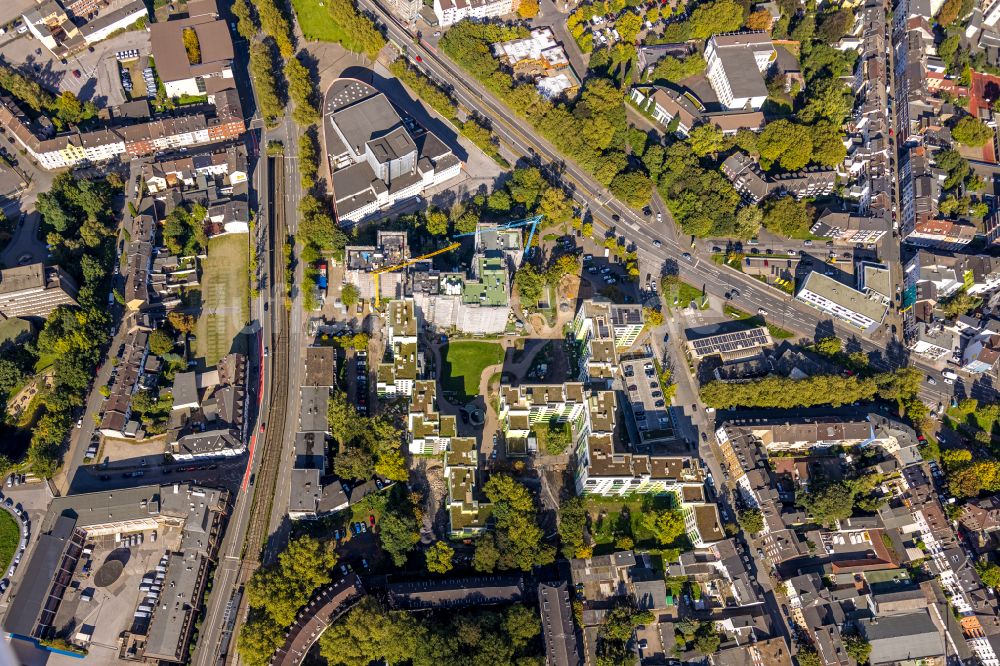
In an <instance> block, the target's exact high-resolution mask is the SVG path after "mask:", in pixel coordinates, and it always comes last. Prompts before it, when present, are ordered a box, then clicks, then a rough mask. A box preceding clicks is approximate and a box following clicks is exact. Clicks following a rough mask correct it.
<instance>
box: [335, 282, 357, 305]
mask: <svg viewBox="0 0 1000 666" xmlns="http://www.w3.org/2000/svg"><path fill="white" fill-rule="evenodd" d="M359 297H360V294H359V292H358V288H357V287H355V286H354V285H353V284H345V285H344V286H343V287H341V288H340V301H341V303H343V304H344V307H346V308H347V309H348V310H350V309H351V308H353V307H354V306H355V305H357V304H358V298H359Z"/></svg>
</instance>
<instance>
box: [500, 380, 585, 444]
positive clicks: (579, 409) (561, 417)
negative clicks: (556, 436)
mask: <svg viewBox="0 0 1000 666" xmlns="http://www.w3.org/2000/svg"><path fill="white" fill-rule="evenodd" d="M586 399H587V392H586V390H585V389H584V387H583V383H581V382H567V383H565V384H521V385H520V386H507V385H502V386H501V387H500V409H499V412H498V419H499V421H500V426H501V428H502V430H503V432H504V438H505V441H506V443H507V453H508V455H510V454H511V452H514V451H516V452H519V453H522V454H523V453H527V452H528V451H532V450H534V446H535V442H534V434H533V433H532V432H531V431H532V428H533V427H535V426H536V425H539V424H542V423H565V424H568V425H569V427H570V428H571V429H572V432H573V433H574V437H579V436H580V435H581V434H582V433H583V432H584V431H585V430H586V428H585V424H586V419H587V406H586Z"/></svg>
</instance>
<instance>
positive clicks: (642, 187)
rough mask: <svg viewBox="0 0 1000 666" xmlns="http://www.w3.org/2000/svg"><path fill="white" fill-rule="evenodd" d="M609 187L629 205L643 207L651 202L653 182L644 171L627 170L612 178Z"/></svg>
mask: <svg viewBox="0 0 1000 666" xmlns="http://www.w3.org/2000/svg"><path fill="white" fill-rule="evenodd" d="M608 189H610V190H611V192H612V193H613V194H614V195H615V196H616V197H618V198H619V199H621V200H622V201H624V202H625V203H627V204H628V205H629V206H632V207H633V208H641V207H642V206H645V205H646V204H648V203H649V199H650V197H651V196H652V194H653V182H652V181H651V180H650V179H649V176H647V175H646V174H644V173H642V172H639V171H625V172H623V173H619V174H618V175H616V176H615V177H614V178H612V179H611V184H610V185H609V186H608Z"/></svg>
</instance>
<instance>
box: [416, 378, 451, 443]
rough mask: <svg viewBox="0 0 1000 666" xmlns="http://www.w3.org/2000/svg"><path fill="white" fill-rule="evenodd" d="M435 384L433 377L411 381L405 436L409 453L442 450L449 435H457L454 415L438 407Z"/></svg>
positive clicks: (448, 440)
mask: <svg viewBox="0 0 1000 666" xmlns="http://www.w3.org/2000/svg"><path fill="white" fill-rule="evenodd" d="M436 387H437V383H436V382H435V381H434V380H423V381H417V382H415V383H414V385H413V392H412V394H411V395H410V409H409V412H408V413H407V438H408V439H409V446H408V448H409V450H410V453H412V454H414V455H439V454H441V453H444V452H445V451H446V450H447V449H448V446H449V444H450V443H451V441H452V439H454V438H455V437H457V436H458V425H457V423H456V421H455V417H454V416H453V415H444V414H441V412H439V411H438V406H437V388H436Z"/></svg>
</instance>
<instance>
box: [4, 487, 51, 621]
mask: <svg viewBox="0 0 1000 666" xmlns="http://www.w3.org/2000/svg"><path fill="white" fill-rule="evenodd" d="M9 481H10V478H9V477H8V478H7V479H4V480H3V486H2V487H0V504H3V506H4V507H6V510H8V511H11V510H17V508H18V507H20V510H21V511H22V512H23V514H22V515H23V517H21V518H19V521H20V523H21V525H22V526H25V525H26V526H27V527H28V537H27V539H24V535H23V533H22V543H21V544H19V547H18V552H20V546H21V545H23V546H25V551H24V552H25V554H27V553H29V552H30V550H31V549H32V548H33V547H34V544H35V536H36V535H35V533H34V532H33V530H34V529H35V528H36V527H37V526H38V525H41V523H42V519H43V518H44V517H45V510H46V509H47V508H48V505H49V501H50V500H51V499H52V494H51V493H50V492H49V487H48V484H46V483H44V482H42V481H32V482H30V483H22V484H18V485H14V484H13V483H11V485H9V486H8V485H7V483H8V482H9ZM8 500H9V501H10V504H9V505H8V504H7V502H8ZM22 560H24V556H22ZM0 566H3V565H2V564H0ZM9 573H10V572H9V570H8V571H3V572H0V579H4V580H8V581H9V582H8V587H6V588H5V589H4V591H3V592H2V593H0V614H2V613H3V612H5V611H6V606H7V591H8V590H9V585H10V583H11V582H13V581H15V580H17V577H18V576H19V575H20V573H21V571H20V570H15V571H14V575H13V576H12V577H11V576H10V575H9Z"/></svg>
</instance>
